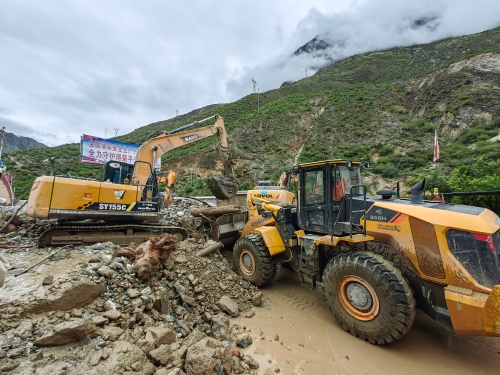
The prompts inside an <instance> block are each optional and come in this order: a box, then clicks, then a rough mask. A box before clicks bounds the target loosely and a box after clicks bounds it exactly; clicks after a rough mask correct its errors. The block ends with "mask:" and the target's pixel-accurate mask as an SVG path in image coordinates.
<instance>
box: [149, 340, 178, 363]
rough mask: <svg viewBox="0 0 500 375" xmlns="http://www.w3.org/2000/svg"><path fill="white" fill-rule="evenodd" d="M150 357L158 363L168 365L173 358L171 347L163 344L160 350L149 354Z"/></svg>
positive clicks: (157, 349)
mask: <svg viewBox="0 0 500 375" xmlns="http://www.w3.org/2000/svg"><path fill="white" fill-rule="evenodd" d="M149 356H150V357H151V358H153V359H154V360H155V361H156V362H159V363H161V364H162V365H166V364H167V363H169V362H170V360H171V358H172V349H170V345H166V344H163V345H160V346H159V347H158V348H156V349H154V350H151V351H150V352H149Z"/></svg>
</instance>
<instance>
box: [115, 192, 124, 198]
mask: <svg viewBox="0 0 500 375" xmlns="http://www.w3.org/2000/svg"><path fill="white" fill-rule="evenodd" d="M124 195H125V190H115V197H116V199H123V196H124Z"/></svg>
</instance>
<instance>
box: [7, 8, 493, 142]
mask: <svg viewBox="0 0 500 375" xmlns="http://www.w3.org/2000/svg"><path fill="white" fill-rule="evenodd" d="M0 7H1V8H0V9H1V11H0V126H5V127H6V130H7V131H8V132H11V133H15V134H16V135H22V136H28V137H32V138H35V139H36V140H38V141H40V142H43V143H45V144H47V145H59V144H63V143H68V142H79V140H80V135H81V134H90V135H95V136H101V137H104V136H105V128H107V136H108V137H111V136H114V134H115V131H114V128H116V129H119V130H118V134H119V135H122V134H126V133H129V132H131V131H132V130H134V129H136V128H138V127H140V126H144V125H147V124H149V123H152V122H156V121H160V120H165V119H169V118H172V117H175V115H176V111H178V113H179V114H183V113H186V112H189V111H191V110H193V109H196V108H199V107H202V106H205V105H208V104H213V103H225V102H232V101H235V100H238V99H239V98H241V97H243V96H245V95H248V94H250V93H252V89H253V87H252V78H254V79H255V80H256V81H257V85H258V87H259V89H260V91H261V92H262V91H267V90H270V89H274V88H277V87H279V86H280V85H281V83H283V82H284V81H288V80H298V79H301V78H303V77H304V76H305V68H308V74H309V75H311V74H313V73H314V72H315V70H314V68H315V67H318V66H321V64H323V63H324V62H325V60H324V59H323V58H322V57H319V58H316V59H312V58H311V57H310V56H304V55H301V56H299V57H293V58H292V57H290V56H291V54H292V53H293V52H294V51H295V50H296V49H297V48H299V47H300V46H302V45H303V44H304V43H306V42H307V41H309V40H311V39H312V38H314V37H315V36H317V35H320V36H321V37H322V38H324V39H326V40H328V41H329V42H330V43H332V44H333V45H334V46H333V47H332V48H331V49H330V50H329V51H328V53H329V55H330V57H331V58H333V59H334V60H337V59H340V58H344V57H347V56H350V55H353V54H357V53H361V52H366V51H372V50H378V49H385V48H390V47H394V46H397V45H412V44H416V43H426V42H431V41H434V40H438V39H442V38H445V37H450V36H459V35H465V34H470V33H475V32H480V31H484V30H487V29H491V28H494V27H497V26H500V1H499V0H476V1H471V0H432V1H431V0H418V1H416V0H397V1H396V0H315V1H306V0H272V1H270V0H252V1H244V0H213V1H208V0H189V1H183V2H181V1H176V0H143V1H139V0H135V1H132V0H99V1H97V0H95V1H94V0H84V1H83V0H82V1H78V0H70V1H68V0H50V1H40V0H38V1H31V0H26V1H25V0H0ZM423 18H428V19H430V20H431V21H430V22H429V23H428V24H427V25H426V26H425V27H420V28H415V27H412V26H413V23H414V21H415V20H416V19H423Z"/></svg>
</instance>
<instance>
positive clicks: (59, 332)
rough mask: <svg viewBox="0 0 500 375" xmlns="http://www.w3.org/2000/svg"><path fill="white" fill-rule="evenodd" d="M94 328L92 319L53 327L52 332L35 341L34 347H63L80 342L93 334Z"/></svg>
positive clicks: (78, 320)
mask: <svg viewBox="0 0 500 375" xmlns="http://www.w3.org/2000/svg"><path fill="white" fill-rule="evenodd" d="M95 329H96V326H95V324H94V322H93V320H92V319H76V320H72V321H69V322H64V323H60V324H57V325H55V326H54V329H53V332H52V333H49V334H47V335H45V336H43V337H41V338H39V339H38V340H36V341H35V345H36V346H55V345H64V344H67V343H70V342H74V341H80V340H81V339H83V338H85V337H87V335H89V334H90V333H92V332H94V331H95Z"/></svg>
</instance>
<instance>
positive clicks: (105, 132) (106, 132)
mask: <svg viewBox="0 0 500 375" xmlns="http://www.w3.org/2000/svg"><path fill="white" fill-rule="evenodd" d="M107 136H108V128H104V138H106V137H107Z"/></svg>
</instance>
